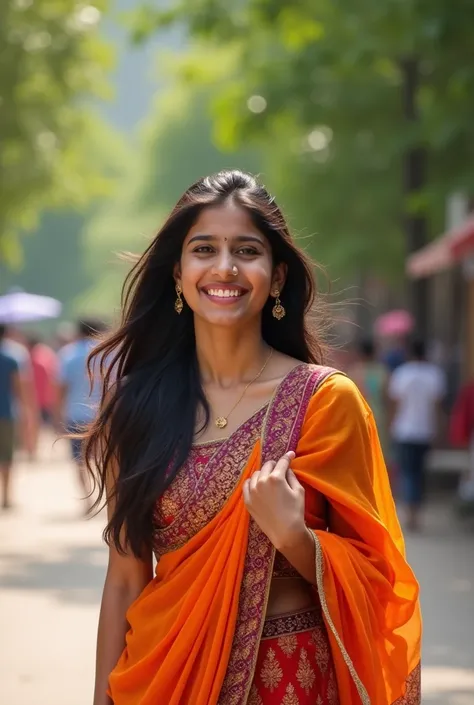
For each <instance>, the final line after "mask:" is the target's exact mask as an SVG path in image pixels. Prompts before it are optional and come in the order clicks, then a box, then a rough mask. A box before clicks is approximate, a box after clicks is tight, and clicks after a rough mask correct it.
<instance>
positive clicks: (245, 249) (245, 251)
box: [237, 247, 258, 255]
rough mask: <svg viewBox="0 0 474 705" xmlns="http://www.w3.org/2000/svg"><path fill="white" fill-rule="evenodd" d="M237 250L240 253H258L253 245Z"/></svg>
mask: <svg viewBox="0 0 474 705" xmlns="http://www.w3.org/2000/svg"><path fill="white" fill-rule="evenodd" d="M237 252H238V254H241V255H258V250H256V249H255V247H241V248H240V249H239V250H238V251H237Z"/></svg>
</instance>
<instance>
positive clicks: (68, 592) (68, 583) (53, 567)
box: [0, 544, 106, 604]
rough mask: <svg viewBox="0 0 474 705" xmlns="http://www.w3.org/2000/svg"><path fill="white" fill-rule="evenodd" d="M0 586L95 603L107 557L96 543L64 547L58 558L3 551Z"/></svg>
mask: <svg viewBox="0 0 474 705" xmlns="http://www.w3.org/2000/svg"><path fill="white" fill-rule="evenodd" d="M1 559H2V562H3V569H2V574H1V575H0V589H2V588H3V589H5V590H31V591H35V592H50V593H51V595H52V596H54V597H56V598H57V599H58V600H61V601H62V602H67V603H76V604H96V603H97V602H98V601H99V600H100V598H101V594H102V587H103V584H104V575H105V562H106V557H105V554H104V550H103V548H102V547H98V546H97V544H92V545H84V546H73V547H71V548H69V549H67V548H66V550H62V551H61V554H60V555H59V556H58V558H57V559H48V558H44V559H42V558H41V556H38V555H25V554H21V555H19V554H2V555H1Z"/></svg>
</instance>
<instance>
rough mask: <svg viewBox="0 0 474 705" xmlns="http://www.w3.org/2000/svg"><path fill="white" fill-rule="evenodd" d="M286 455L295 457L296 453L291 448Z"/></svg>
mask: <svg viewBox="0 0 474 705" xmlns="http://www.w3.org/2000/svg"><path fill="white" fill-rule="evenodd" d="M287 456H288V457H289V458H295V457H296V453H295V452H294V451H293V450H289V451H288V453H287Z"/></svg>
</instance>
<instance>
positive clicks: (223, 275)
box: [212, 248, 235, 281]
mask: <svg viewBox="0 0 474 705" xmlns="http://www.w3.org/2000/svg"><path fill="white" fill-rule="evenodd" d="M212 274H213V276H215V277H218V278H219V279H220V280H222V281H227V280H228V279H231V280H232V279H234V278H235V268H234V261H233V258H232V253H231V252H230V251H229V250H228V249H227V248H225V249H223V250H222V251H221V252H220V253H219V255H218V256H217V257H216V260H215V262H214V266H213V268H212Z"/></svg>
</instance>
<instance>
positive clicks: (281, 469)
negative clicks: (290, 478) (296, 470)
mask: <svg viewBox="0 0 474 705" xmlns="http://www.w3.org/2000/svg"><path fill="white" fill-rule="evenodd" d="M294 458H295V453H293V451H292V450H290V451H288V453H285V455H283V456H282V457H281V458H280V460H279V461H278V462H277V464H276V465H275V467H274V469H273V472H272V475H275V476H278V477H281V478H286V474H287V472H288V470H289V468H290V463H291V461H292V460H294Z"/></svg>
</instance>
